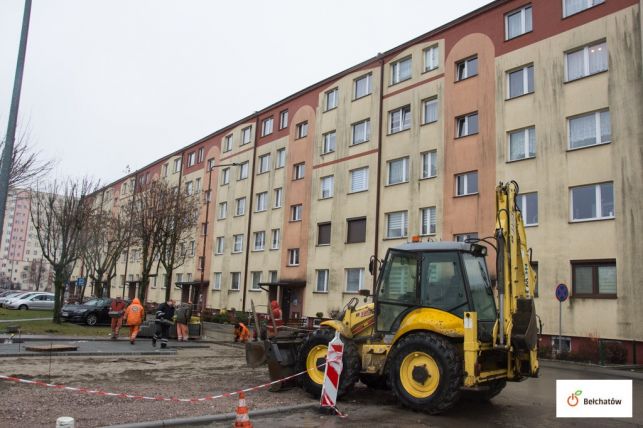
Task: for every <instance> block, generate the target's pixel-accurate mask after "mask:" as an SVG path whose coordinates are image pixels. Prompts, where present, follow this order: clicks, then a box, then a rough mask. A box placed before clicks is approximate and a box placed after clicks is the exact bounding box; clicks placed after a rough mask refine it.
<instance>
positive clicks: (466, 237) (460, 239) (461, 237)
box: [453, 233, 478, 242]
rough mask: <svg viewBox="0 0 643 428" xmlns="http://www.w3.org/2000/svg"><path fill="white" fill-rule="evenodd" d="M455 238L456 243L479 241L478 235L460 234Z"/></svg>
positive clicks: (454, 236)
mask: <svg viewBox="0 0 643 428" xmlns="http://www.w3.org/2000/svg"><path fill="white" fill-rule="evenodd" d="M453 238H454V240H455V241H456V242H467V241H468V240H473V239H478V234H477V233H459V234H457V235H453Z"/></svg>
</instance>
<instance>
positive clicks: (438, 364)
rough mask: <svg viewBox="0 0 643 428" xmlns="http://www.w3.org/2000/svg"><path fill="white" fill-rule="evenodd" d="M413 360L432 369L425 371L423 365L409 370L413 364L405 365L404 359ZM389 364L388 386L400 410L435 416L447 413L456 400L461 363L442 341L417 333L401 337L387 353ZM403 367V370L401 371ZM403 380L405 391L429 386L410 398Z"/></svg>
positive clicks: (439, 337)
mask: <svg viewBox="0 0 643 428" xmlns="http://www.w3.org/2000/svg"><path fill="white" fill-rule="evenodd" d="M417 356H419V358H420V359H419V360H418V361H420V362H421V361H426V362H429V363H430V364H432V366H431V365H430V366H429V367H428V368H427V366H426V364H424V365H423V366H419V365H416V366H413V367H411V365H412V364H413V363H412V361H413V360H408V361H406V362H405V359H406V358H407V357H410V358H415V357H417ZM389 362H390V363H389V385H390V386H391V389H392V390H393V392H394V393H395V395H396V396H397V398H398V400H399V401H400V402H401V403H402V404H403V405H404V406H406V407H409V408H411V409H413V410H417V411H421V412H425V413H429V414H437V413H441V412H444V411H445V410H447V409H449V408H450V407H452V406H453V405H454V404H455V403H457V401H458V400H459V399H460V387H461V386H462V359H461V357H460V353H459V352H458V349H457V348H456V347H455V346H454V345H453V344H451V342H449V341H448V340H447V339H446V338H444V337H442V336H437V335H435V334H432V333H417V334H411V335H409V336H406V337H403V338H402V339H400V341H399V342H398V343H397V344H396V345H395V348H394V349H393V351H392V352H391V354H390V357H389ZM403 363H404V367H402V364H403ZM417 364H419V363H417ZM436 368H437V369H436ZM410 369H412V370H411V372H409V370H410ZM416 370H417V374H416ZM402 372H404V373H402ZM410 373H412V376H411V378H409V374H410ZM436 375H437V376H439V377H438V379H437V383H435V382H436V381H435V380H431V379H432V378H435V376H436ZM403 376H404V378H405V381H406V382H407V384H408V385H409V388H413V387H417V388H420V389H421V388H424V387H425V385H426V382H427V381H429V382H430V383H429V384H428V386H426V388H427V390H426V391H419V392H417V390H416V393H415V394H414V393H413V392H412V391H408V390H407V389H406V387H405V386H404V384H403V380H402V377H403ZM422 378H424V379H422ZM434 383H435V384H434Z"/></svg>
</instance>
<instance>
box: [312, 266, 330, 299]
mask: <svg viewBox="0 0 643 428" xmlns="http://www.w3.org/2000/svg"><path fill="white" fill-rule="evenodd" d="M328 274H329V271H328V269H317V270H315V293H328ZM320 279H321V288H320Z"/></svg>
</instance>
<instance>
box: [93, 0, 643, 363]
mask: <svg viewBox="0 0 643 428" xmlns="http://www.w3.org/2000/svg"><path fill="white" fill-rule="evenodd" d="M640 12H641V2H640V1H635V0H620V1H616V0H604V1H601V0H547V1H545V0H532V1H531V2H529V1H516V0H511V1H508V0H498V1H495V2H492V3H490V4H488V5H486V6H484V7H482V8H480V9H478V10H476V11H473V12H471V13H469V14H468V15H465V16H463V17H461V18H458V19H456V20H455V21H453V22H450V23H448V24H446V25H444V26H442V27H440V28H437V29H435V30H432V31H429V32H428V33H426V34H424V35H422V36H419V37H417V38H415V39H413V40H410V41H408V42H406V43H404V44H402V45H400V46H398V47H396V48H394V49H391V50H390V51H387V52H385V53H383V54H379V55H378V56H377V57H375V58H372V59H370V60H368V61H365V62H363V63H360V64H358V65H356V66H354V67H352V68H350V69H348V70H344V71H342V72H340V73H338V74H336V75H334V76H331V77H329V78H327V79H325V80H323V81H321V82H318V83H316V84H314V85H312V86H310V87H308V88H306V89H304V90H302V91H300V92H298V93H295V94H292V95H290V96H288V97H286V98H285V99H283V100H281V101H279V102H277V103H275V104H273V105H271V106H269V107H267V108H264V109H262V110H260V111H258V112H256V113H254V114H252V115H250V116H248V117H246V118H243V119H240V120H239V121H238V122H236V123H234V124H231V125H229V126H226V127H224V128H222V129H220V130H218V131H215V132H213V133H212V134H210V135H208V136H206V137H205V138H203V139H201V140H199V141H197V142H195V143H193V144H191V145H190V146H188V147H185V148H182V149H180V150H178V151H177V152H175V153H173V154H171V155H168V156H167V157H166V158H164V159H161V160H158V161H156V162H153V163H152V164H150V165H149V166H147V167H145V168H143V169H141V170H139V171H137V172H135V173H133V174H131V175H129V176H127V177H124V178H123V179H121V180H119V181H118V182H116V183H113V184H112V185H110V186H108V187H107V188H105V189H104V191H107V192H113V193H114V195H115V196H114V198H115V200H117V199H118V198H121V199H122V198H126V197H128V192H132V191H135V190H136V189H135V186H133V185H132V184H133V183H136V180H140V179H141V177H145V179H146V180H147V179H158V178H161V179H167V180H171V181H172V182H174V183H177V185H179V186H183V184H182V183H193V184H191V185H190V188H189V189H192V190H189V189H188V188H186V191H197V192H198V191H200V192H201V193H202V194H203V198H202V199H203V204H202V209H201V211H200V220H199V223H200V224H199V230H197V231H195V236H194V240H195V243H194V248H195V249H196V250H195V252H194V256H193V257H192V261H191V262H189V263H186V264H185V265H184V266H183V267H181V268H180V269H179V271H178V272H177V273H176V278H173V281H172V283H173V287H174V290H173V291H172V292H173V293H174V295H175V297H177V298H178V297H181V296H183V297H185V296H186V294H185V293H186V292H185V291H180V290H179V288H180V289H181V290H185V289H187V288H189V289H190V290H192V291H189V292H188V294H189V293H193V294H190V296H191V297H192V298H193V300H194V299H195V298H196V299H198V300H199V302H201V304H202V305H203V306H204V307H211V308H214V309H223V308H227V309H230V308H235V309H237V310H249V308H250V305H251V301H252V302H253V303H254V304H255V305H257V306H259V307H261V305H266V304H267V303H268V301H269V299H270V300H271V299H277V300H279V301H280V303H281V304H282V307H283V308H284V312H285V314H286V316H287V317H288V318H291V319H294V318H300V317H304V316H315V315H316V314H317V313H319V312H321V313H323V315H324V316H329V315H331V314H332V313H334V312H336V311H339V310H341V308H342V307H343V306H344V305H345V304H346V303H347V302H348V300H349V299H351V298H352V297H355V296H356V295H357V293H358V291H359V290H360V289H364V288H366V289H371V290H372V287H373V278H372V277H371V276H370V274H369V273H368V262H369V258H370V256H371V255H376V256H377V257H378V258H382V257H384V255H385V253H386V250H387V249H388V248H390V247H392V246H396V245H399V244H401V243H404V242H407V241H408V240H409V239H410V237H411V236H413V235H420V236H422V237H423V239H431V240H465V239H467V238H475V237H481V238H482V237H487V236H491V235H492V234H493V231H494V228H495V216H496V212H495V203H494V202H495V196H494V192H495V186H496V184H497V182H498V181H507V180H516V181H517V182H518V183H519V184H520V195H519V200H518V202H519V204H520V206H521V208H522V212H523V215H524V217H525V221H526V225H527V235H528V240H529V244H530V246H531V247H533V253H532V257H533V263H534V267H535V268H536V269H537V271H538V285H537V289H536V296H537V298H536V305H537V311H538V313H539V315H540V317H541V319H542V321H543V323H544V327H543V332H544V334H545V338H546V339H547V340H549V339H548V338H549V337H550V336H556V335H558V333H559V328H558V326H559V309H560V308H559V302H558V301H557V300H556V299H555V297H554V289H555V287H556V286H557V285H558V284H560V283H564V284H567V285H568V286H569V288H570V290H571V298H570V299H569V300H568V301H566V302H564V303H563V304H562V311H561V313H562V326H563V327H562V336H563V339H562V341H561V343H560V346H561V348H563V349H568V350H573V349H575V347H577V346H581V345H582V344H583V343H584V342H586V341H587V340H590V339H591V338H601V339H614V340H619V341H625V342H626V343H627V344H628V345H627V352H628V353H629V355H630V357H634V356H636V355H638V356H639V357H635V358H638V359H639V360H640V359H641V357H640V356H641V355H643V345H641V340H642V339H643V330H641V329H640V328H639V327H638V326H639V325H641V324H642V323H643V317H642V315H641V314H640V311H638V310H637V304H638V303H640V302H642V301H643V291H641V290H642V289H643V288H642V287H641V279H640V278H641V277H643V267H641V264H640V263H637V259H639V258H640V257H641V256H642V255H643V246H642V245H643V244H641V241H640V240H639V239H637V237H638V236H639V235H640V230H643V229H642V228H643V224H642V223H643V218H642V217H641V216H640V215H639V213H640V212H643V198H641V197H640V195H639V192H638V191H637V190H640V189H641V188H642V187H643V186H642V185H643V176H642V173H641V171H643V154H642V152H641V150H640V144H641V141H642V140H643V124H642V122H641V117H643V106H642V103H643V101H642V100H643V89H642V88H643V84H642V83H643V82H642V79H643V77H642V76H643V73H642V50H641V44H642V42H641V13H640ZM197 182H198V183H199V184H197ZM130 259H131V253H130ZM130 259H124V260H123V262H122V263H119V267H118V269H119V275H120V278H121V281H120V283H119V284H114V285H113V287H115V288H118V287H122V286H123V285H124V283H128V284H130V285H131V284H135V282H136V275H137V272H140V269H139V268H138V265H137V264H136V263H137V262H136V258H134V259H131V260H130ZM128 261H129V262H128ZM491 265H493V264H491ZM137 269H139V270H137ZM161 276H162V270H160V271H159V277H161ZM158 282H159V283H160V280H159V281H158ZM161 289H162V286H161V285H152V286H151V290H150V293H149V299H150V300H152V301H160V300H162V297H161V296H162V293H163V294H164V290H161ZM180 293H183V294H180ZM548 343H551V342H548ZM556 344H557V343H556Z"/></svg>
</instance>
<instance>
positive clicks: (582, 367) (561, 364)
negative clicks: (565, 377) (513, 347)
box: [540, 359, 643, 380]
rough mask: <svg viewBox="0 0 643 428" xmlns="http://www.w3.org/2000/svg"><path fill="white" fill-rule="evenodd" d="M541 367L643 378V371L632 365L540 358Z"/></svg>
mask: <svg viewBox="0 0 643 428" xmlns="http://www.w3.org/2000/svg"><path fill="white" fill-rule="evenodd" d="M540 367H549V368H555V369H561V370H573V371H582V372H588V371H589V372H593V373H600V374H603V375H608V376H614V377H624V378H627V379H637V380H643V373H641V372H636V371H632V369H631V366H627V367H626V368H623V369H618V368H614V367H603V366H597V365H594V364H583V363H577V362H573V361H558V360H543V359H541V360H540Z"/></svg>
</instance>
